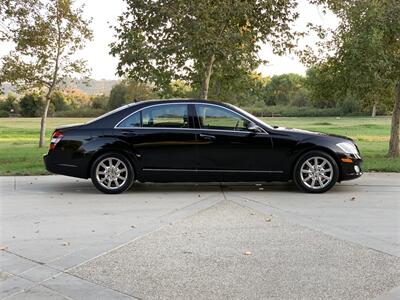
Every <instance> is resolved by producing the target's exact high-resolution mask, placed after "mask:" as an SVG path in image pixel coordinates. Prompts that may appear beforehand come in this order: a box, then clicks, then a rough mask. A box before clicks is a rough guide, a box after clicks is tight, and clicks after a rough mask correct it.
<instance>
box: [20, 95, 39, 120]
mask: <svg viewBox="0 0 400 300" xmlns="http://www.w3.org/2000/svg"><path fill="white" fill-rule="evenodd" d="M19 105H20V108H21V115H22V116H23V117H38V116H40V111H41V110H42V107H43V102H42V97H40V96H39V95H37V94H28V95H25V96H24V97H22V98H21V100H20V102H19Z"/></svg>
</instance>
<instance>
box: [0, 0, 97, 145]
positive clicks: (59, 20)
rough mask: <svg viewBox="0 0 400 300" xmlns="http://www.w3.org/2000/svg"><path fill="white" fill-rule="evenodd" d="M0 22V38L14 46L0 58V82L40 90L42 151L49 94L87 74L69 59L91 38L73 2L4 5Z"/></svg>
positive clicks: (80, 63)
mask: <svg viewBox="0 0 400 300" xmlns="http://www.w3.org/2000/svg"><path fill="white" fill-rule="evenodd" d="M0 19H1V20H2V23H6V26H7V30H3V31H0V37H1V39H2V40H6V41H9V42H12V43H14V45H15V48H14V49H13V50H12V51H10V53H9V54H8V55H6V56H5V57H3V58H2V59H1V68H0V83H2V82H9V83H11V84H14V85H15V86H17V88H18V90H20V91H29V90H36V91H40V92H44V108H43V111H42V117H41V122H40V138H39V147H43V145H44V140H45V129H46V119H47V113H48V110H49V107H50V101H51V96H52V94H53V93H54V91H56V90H57V89H58V88H59V87H60V85H62V84H63V82H65V81H66V80H67V79H68V78H72V77H73V76H75V75H78V74H86V73H87V72H88V70H87V68H86V64H85V62H84V61H83V60H79V59H74V58H73V55H74V54H75V53H76V51H77V50H79V49H82V48H83V47H84V46H85V42H86V40H88V39H91V37H92V33H91V31H90V29H89V28H88V26H89V21H87V20H85V19H84V18H83V15H82V7H79V8H74V7H73V0H50V1H45V0H28V1H25V0H14V1H5V4H4V3H2V6H1V7H0ZM3 29H4V28H3Z"/></svg>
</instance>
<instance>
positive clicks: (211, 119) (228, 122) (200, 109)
mask: <svg viewBox="0 0 400 300" xmlns="http://www.w3.org/2000/svg"><path fill="white" fill-rule="evenodd" d="M196 111H197V115H198V116H199V121H200V126H201V127H202V128H207V129H219V130H239V131H247V124H248V123H249V122H248V121H247V120H246V119H244V118H243V117H241V116H240V115H238V114H235V113H234V112H232V111H230V110H227V109H225V108H222V107H218V106H213V105H203V104H197V105H196Z"/></svg>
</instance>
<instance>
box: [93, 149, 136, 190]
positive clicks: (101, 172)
mask: <svg viewBox="0 0 400 300" xmlns="http://www.w3.org/2000/svg"><path fill="white" fill-rule="evenodd" d="M90 175H91V178H92V182H93V184H94V186H95V187H96V188H97V189H98V190H100V191H101V192H103V193H106V194H119V193H122V192H123V191H125V190H127V189H129V188H130V187H131V186H132V184H133V180H134V172H133V168H132V165H131V163H130V162H129V160H128V159H127V158H126V157H125V156H123V155H121V154H119V153H106V154H103V155H101V156H99V157H98V158H97V159H96V160H95V161H94V162H93V164H92V167H91V171H90Z"/></svg>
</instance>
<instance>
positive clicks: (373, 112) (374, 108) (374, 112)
mask: <svg viewBox="0 0 400 300" xmlns="http://www.w3.org/2000/svg"><path fill="white" fill-rule="evenodd" d="M376 106H377V103H376V102H374V105H373V106H372V114H371V117H372V118H375V117H376Z"/></svg>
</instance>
